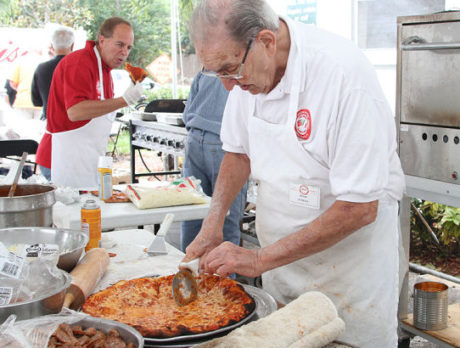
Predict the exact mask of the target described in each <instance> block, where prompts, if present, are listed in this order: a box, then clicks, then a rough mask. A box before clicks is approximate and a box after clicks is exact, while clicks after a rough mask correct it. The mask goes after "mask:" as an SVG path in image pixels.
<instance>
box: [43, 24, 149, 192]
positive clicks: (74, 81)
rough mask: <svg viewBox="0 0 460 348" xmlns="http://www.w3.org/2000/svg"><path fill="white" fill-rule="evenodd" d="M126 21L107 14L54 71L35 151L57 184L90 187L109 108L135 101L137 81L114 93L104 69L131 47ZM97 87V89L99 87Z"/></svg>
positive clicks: (116, 64)
mask: <svg viewBox="0 0 460 348" xmlns="http://www.w3.org/2000/svg"><path fill="white" fill-rule="evenodd" d="M133 42H134V33H133V30H132V27H131V24H130V23H129V22H127V21H126V20H124V19H122V18H119V17H112V18H109V19H107V20H106V21H105V22H104V23H103V24H102V26H101V27H100V29H99V32H98V40H97V42H95V41H87V42H86V47H85V48H84V49H81V50H78V51H75V52H73V53H71V54H68V55H67V56H66V57H64V58H63V59H62V60H61V61H60V62H59V64H58V66H57V67H56V70H55V71H54V75H53V80H52V83H51V89H50V94H49V100H48V109H47V131H46V134H45V135H44V136H43V139H42V141H41V142H40V145H39V147H38V150H37V156H36V161H37V163H38V164H39V166H40V168H41V172H42V173H46V172H47V170H46V169H47V168H51V173H50V174H51V176H50V177H48V179H51V181H52V182H53V183H54V184H56V185H59V186H70V187H77V188H95V187H96V186H97V180H96V178H97V162H98V157H99V156H101V155H105V150H106V146H107V141H108V137H109V134H110V130H111V125H112V121H113V119H114V114H115V111H116V110H118V109H120V108H122V107H125V106H127V105H130V104H134V103H136V102H137V101H138V100H139V99H140V97H141V96H142V92H143V89H142V85H141V84H140V83H138V84H136V85H132V86H130V87H128V89H127V90H126V91H125V93H124V94H123V96H122V97H118V98H114V97H113V95H114V92H113V81H112V78H111V75H110V71H111V69H113V68H117V67H119V66H120V65H121V64H122V63H123V62H124V61H125V60H126V58H127V57H128V55H129V52H130V51H131V48H132V46H133ZM101 86H102V88H101Z"/></svg>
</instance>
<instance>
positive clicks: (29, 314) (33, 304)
mask: <svg viewBox="0 0 460 348" xmlns="http://www.w3.org/2000/svg"><path fill="white" fill-rule="evenodd" d="M56 272H59V274H60V280H59V284H56V287H55V288H54V290H53V291H50V293H44V294H41V295H40V296H37V297H36V298H34V299H32V300H29V301H23V302H16V303H12V304H9V305H6V306H0V323H3V322H4V321H5V320H6V319H7V318H8V317H9V316H10V315H11V314H15V315H16V317H17V320H24V319H30V318H35V317H38V316H41V315H46V314H55V313H59V312H60V311H61V309H62V305H63V304H64V298H65V293H66V290H67V288H68V287H69V286H70V283H71V282H72V277H71V276H70V274H68V273H67V272H64V271H62V270H59V269H57V270H56ZM53 281H55V279H53Z"/></svg>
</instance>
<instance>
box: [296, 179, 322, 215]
mask: <svg viewBox="0 0 460 348" xmlns="http://www.w3.org/2000/svg"><path fill="white" fill-rule="evenodd" d="M289 203H291V204H294V205H299V206H301V207H307V208H312V209H319V206H320V189H319V187H316V186H311V185H307V184H290V186H289Z"/></svg>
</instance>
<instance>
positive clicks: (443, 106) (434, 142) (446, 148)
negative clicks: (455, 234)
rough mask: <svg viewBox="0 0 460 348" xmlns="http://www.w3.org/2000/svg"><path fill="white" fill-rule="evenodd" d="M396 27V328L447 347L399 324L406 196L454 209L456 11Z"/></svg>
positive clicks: (459, 104)
mask: <svg viewBox="0 0 460 348" xmlns="http://www.w3.org/2000/svg"><path fill="white" fill-rule="evenodd" d="M397 26H398V42H397V86H396V122H397V126H398V130H399V131H398V138H399V155H400V158H401V164H402V167H403V170H404V174H405V177H406V186H407V188H406V195H404V197H403V200H402V201H401V205H400V222H401V236H400V237H401V244H402V246H403V247H404V251H405V256H404V258H402V260H400V261H402V262H400V274H402V275H405V278H404V280H403V283H402V290H401V294H400V301H399V318H400V319H401V321H400V328H401V329H402V333H404V332H409V333H411V334H415V335H417V336H422V337H424V338H426V339H428V340H430V341H433V342H435V343H437V344H439V345H440V346H442V347H447V346H450V345H446V344H445V342H444V341H443V340H442V339H439V338H436V337H434V336H433V335H431V334H428V333H426V332H423V331H422V330H418V329H416V328H415V327H414V326H413V325H409V324H408V322H407V321H405V320H407V318H408V303H409V296H408V294H409V288H408V287H409V285H408V284H409V283H408V270H409V242H410V231H411V224H410V219H411V216H410V210H411V197H416V198H420V199H423V200H428V201H433V202H439V203H443V204H448V205H452V206H457V207H460V185H459V184H460V179H459V175H460V12H442V13H435V14H430V15H422V16H408V17H398V21H397ZM403 336H404V335H403Z"/></svg>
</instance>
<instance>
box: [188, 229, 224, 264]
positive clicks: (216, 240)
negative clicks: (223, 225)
mask: <svg viewBox="0 0 460 348" xmlns="http://www.w3.org/2000/svg"><path fill="white" fill-rule="evenodd" d="M205 221H206V220H205ZM206 227H207V224H206V222H203V225H202V227H201V230H200V233H198V235H197V236H196V237H195V239H194V240H193V242H192V243H190V245H189V246H188V247H187V248H186V249H185V257H184V259H183V260H182V261H183V262H188V261H191V260H194V259H196V258H198V257H199V258H200V268H199V270H200V273H201V272H203V269H204V264H205V260H206V255H207V254H208V253H209V252H210V251H211V250H213V249H214V248H216V247H217V246H218V245H219V244H221V243H222V240H223V232H222V229H220V232H216V231H219V229H218V228H213V227H210V228H206Z"/></svg>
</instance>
